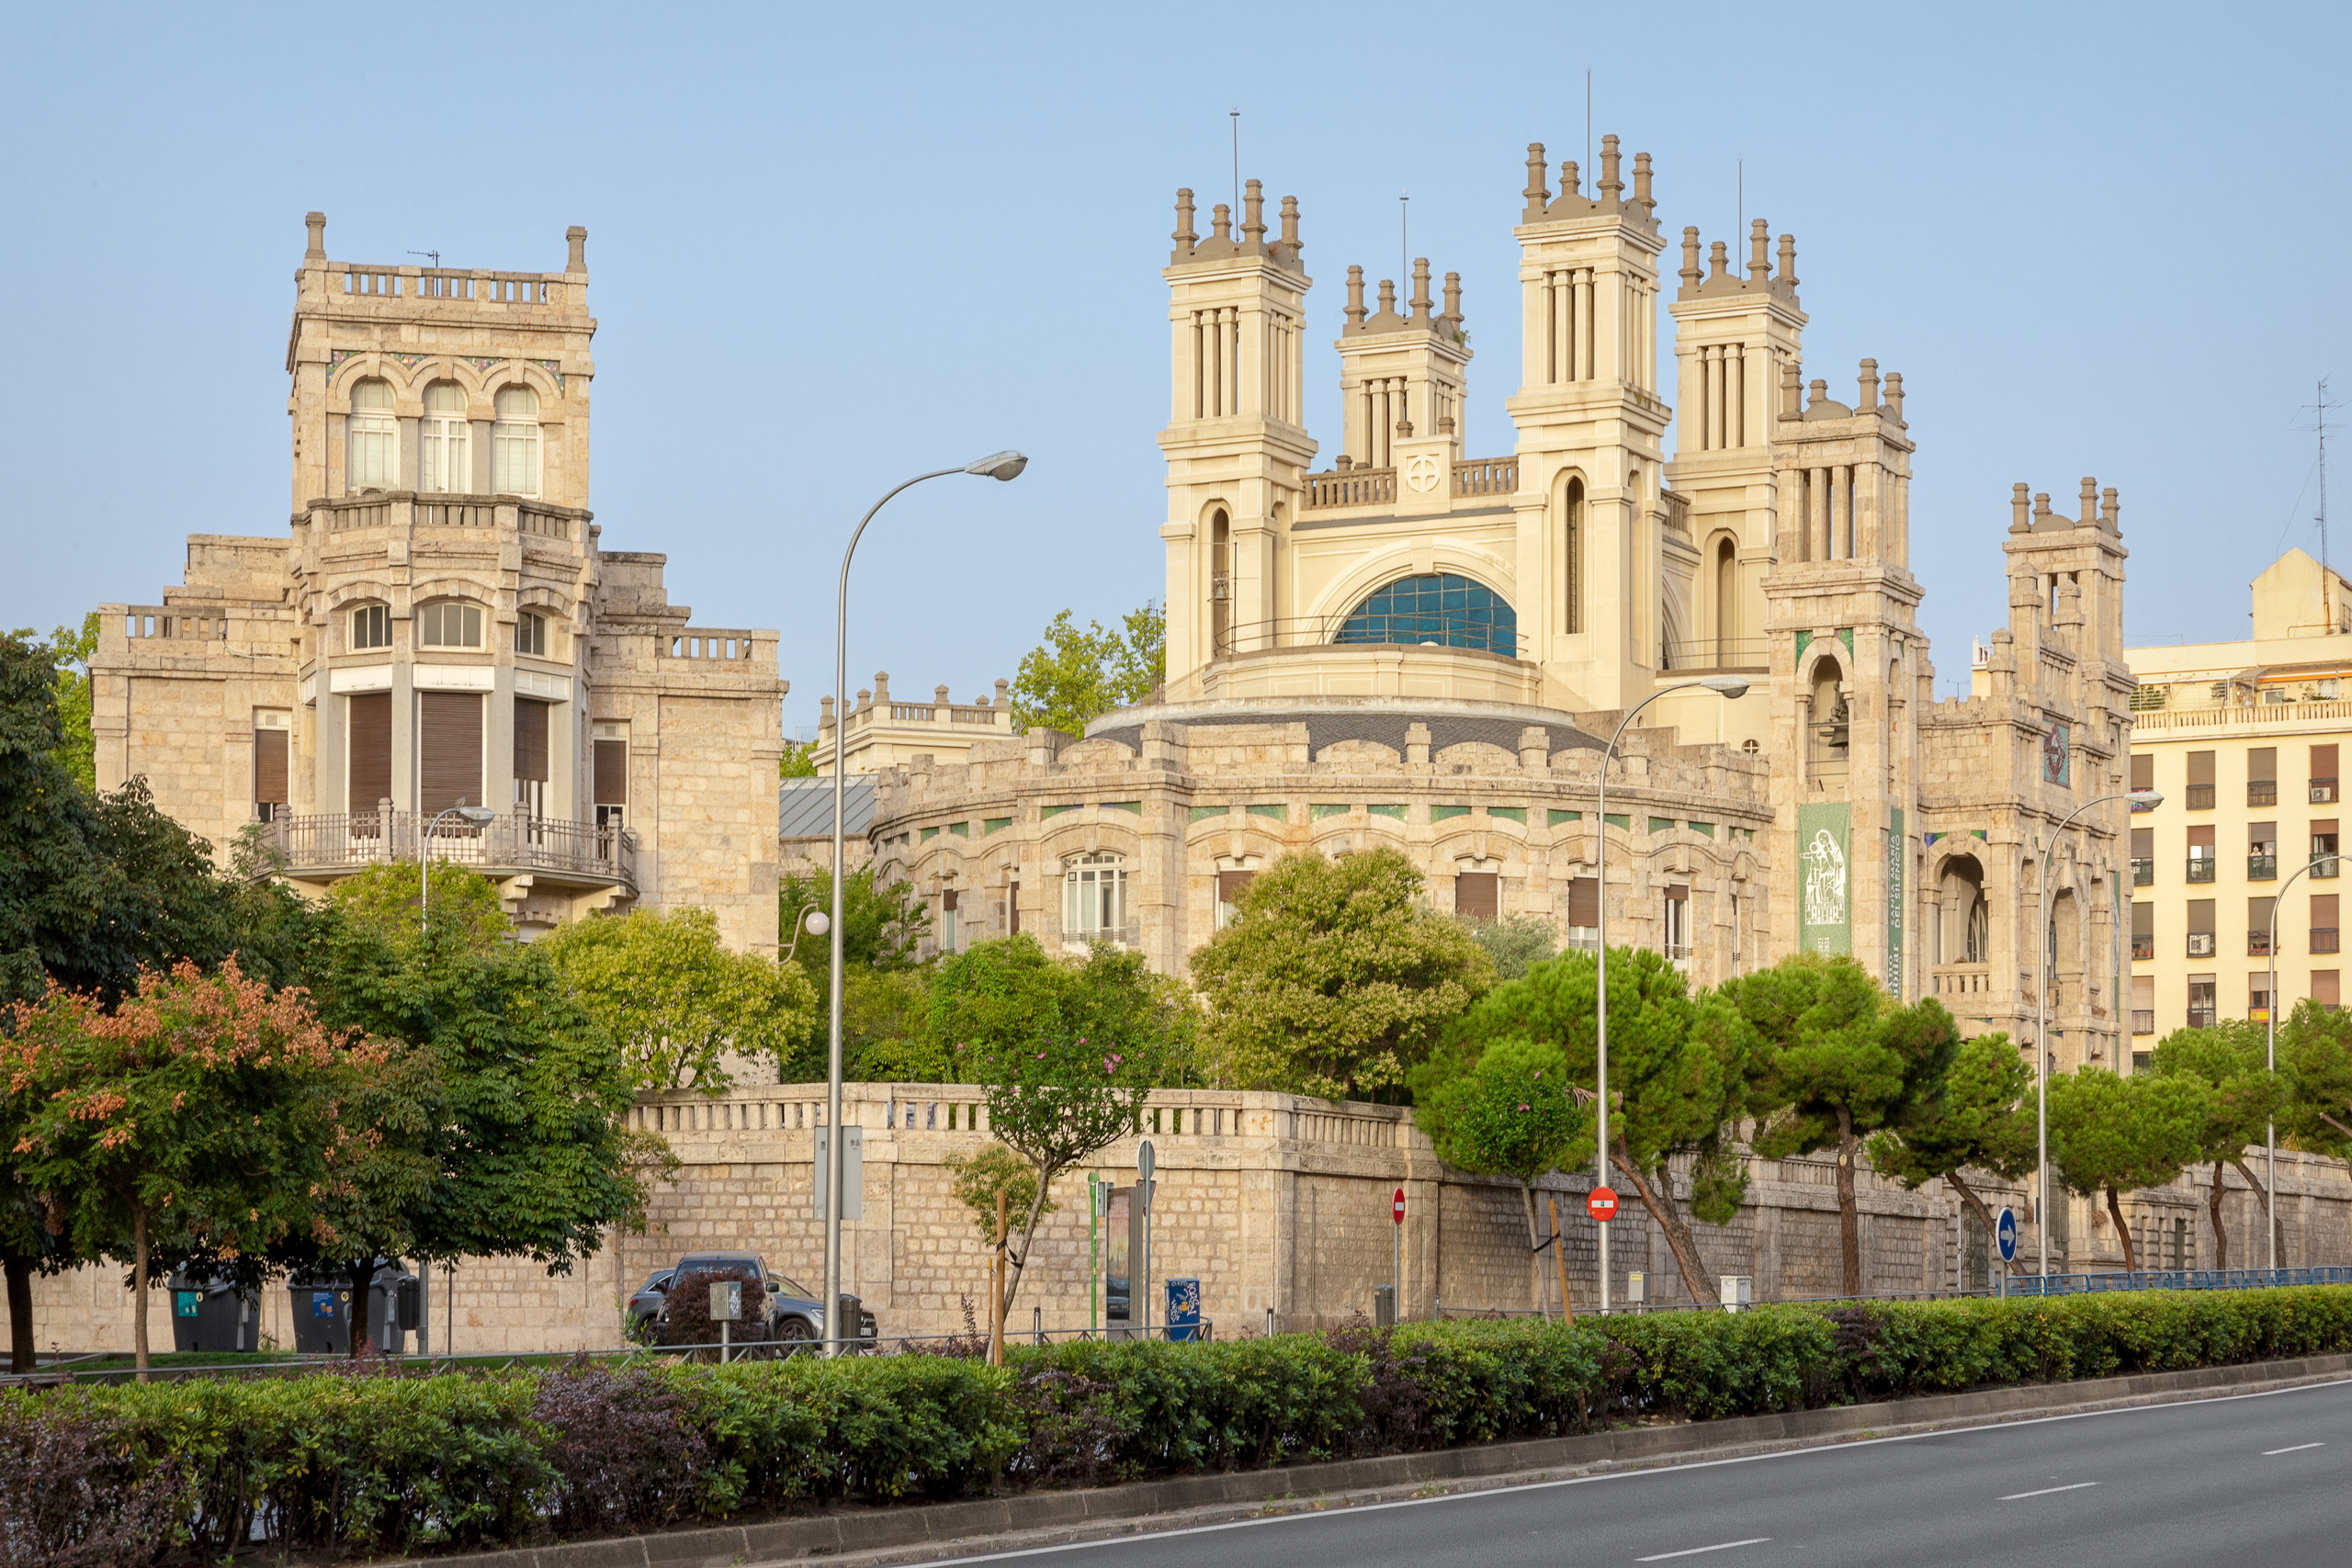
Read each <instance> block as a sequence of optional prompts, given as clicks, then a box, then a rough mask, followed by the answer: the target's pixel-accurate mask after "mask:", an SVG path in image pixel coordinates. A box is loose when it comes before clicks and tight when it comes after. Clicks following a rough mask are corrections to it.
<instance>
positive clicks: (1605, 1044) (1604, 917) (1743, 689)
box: [1593, 675, 1747, 1316]
mask: <svg viewBox="0 0 2352 1568" xmlns="http://www.w3.org/2000/svg"><path fill="white" fill-rule="evenodd" d="M1693 687H1701V688H1703V689H1705V690H1707V691H1710V692H1716V693H1720V694H1722V695H1723V696H1724V697H1726V698H1731V697H1744V696H1746V695H1747V682H1746V681H1744V680H1742V679H1741V678H1740V677H1738V676H1736V675H1703V676H1702V677H1700V678H1699V679H1698V680H1696V681H1677V682H1675V683H1674V684H1673V685H1671V686H1660V687H1659V688H1658V689H1657V691H1655V692H1652V693H1651V694H1649V695H1648V696H1646V697H1644V698H1643V699H1642V700H1641V701H1640V702H1637V703H1635V704H1634V705H1633V706H1632V707H1630V708H1627V709H1626V710H1625V716H1624V717H1623V718H1622V719H1620V720H1619V721H1618V723H1617V733H1616V734H1614V735H1612V736H1611V737H1610V738H1609V745H1608V746H1607V748H1606V749H1605V750H1602V751H1601V753H1600V811H1599V813H1598V816H1599V817H1600V821H1599V822H1597V823H1596V824H1595V827H1596V828H1597V829H1599V832H1598V835H1597V841H1598V842H1599V844H1600V849H1599V850H1598V851H1596V852H1595V859H1596V864H1597V866H1598V874H1597V877H1596V881H1597V882H1598V884H1599V886H1600V897H1599V899H1598V900H1597V901H1598V903H1599V904H1600V911H1599V915H1598V919H1599V929H1600V965H1599V981H1600V989H1599V991H1598V993H1597V994H1596V1005H1595V1007H1594V1009H1593V1043H1594V1046H1595V1048H1596V1050H1597V1051H1598V1053H1599V1062H1600V1073H1599V1085H1600V1099H1598V1100H1595V1101H1594V1102H1593V1103H1594V1106H1595V1107H1596V1109H1597V1111H1598V1112H1599V1117H1600V1120H1599V1122H1598V1125H1597V1127H1596V1129H1595V1132H1596V1134H1597V1137H1598V1140H1599V1141H1598V1143H1597V1144H1596V1145H1595V1153H1596V1154H1597V1155H1598V1156H1599V1161H1598V1169H1597V1171H1596V1174H1595V1178H1594V1179H1596V1180H1597V1181H1598V1182H1599V1183H1600V1185H1601V1186H1603V1187H1606V1186H1608V1185H1609V759H1610V758H1611V757H1613V756H1615V755H1616V754H1617V742H1618V741H1620V740H1623V739H1624V738H1625V727H1626V726H1627V725H1629V724H1631V723H1633V722H1634V715H1635V714H1637V713H1639V712H1641V711H1642V710H1643V709H1644V708H1645V707H1647V706H1649V705H1651V704H1652V703H1654V702H1656V701H1657V700H1658V698H1660V697H1662V696H1664V695H1666V694H1667V693H1668V692H1685V691H1689V690H1691V688H1693ZM1600 1311H1601V1314H1602V1315H1603V1316H1606V1315H1608V1312H1609V1226H1608V1225H1607V1224H1602V1225H1601V1226H1600Z"/></svg>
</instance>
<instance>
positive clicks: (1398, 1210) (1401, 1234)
mask: <svg viewBox="0 0 2352 1568" xmlns="http://www.w3.org/2000/svg"><path fill="white" fill-rule="evenodd" d="M1388 1213H1389V1217H1390V1218H1391V1219H1393V1220H1395V1221H1396V1222H1397V1280H1396V1283H1395V1284H1394V1285H1392V1286H1391V1287H1390V1290H1391V1291H1392V1292H1394V1293H1393V1294H1392V1295H1391V1296H1390V1298H1389V1299H1390V1300H1391V1301H1393V1302H1394V1303H1396V1305H1397V1322H1399V1323H1402V1322H1403V1321H1405V1190H1404V1189H1403V1188H1401V1187H1399V1188H1398V1189H1397V1196H1395V1197H1394V1198H1391V1199H1390V1200H1389V1201H1388Z"/></svg>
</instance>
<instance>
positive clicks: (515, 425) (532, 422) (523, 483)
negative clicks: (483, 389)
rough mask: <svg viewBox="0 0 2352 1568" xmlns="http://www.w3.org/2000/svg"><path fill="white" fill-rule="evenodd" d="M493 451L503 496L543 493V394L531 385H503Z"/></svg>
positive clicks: (499, 490)
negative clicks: (541, 416)
mask: <svg viewBox="0 0 2352 1568" xmlns="http://www.w3.org/2000/svg"><path fill="white" fill-rule="evenodd" d="M497 414H498V418H497V421H496V423H493V424H492V425H491V427H490V450H491V456H492V459H493V463H494V468H495V471H496V474H497V478H496V479H494V480H493V482H494V483H495V484H496V485H497V487H498V493H499V494H501V495H520V496H536V495H537V494H538V493H539V395H538V393H537V392H535V391H533V390H531V389H530V388H528V387H505V388H502V389H500V391H499V394H498V399H497Z"/></svg>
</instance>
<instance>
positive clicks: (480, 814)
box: [416, 795, 498, 936]
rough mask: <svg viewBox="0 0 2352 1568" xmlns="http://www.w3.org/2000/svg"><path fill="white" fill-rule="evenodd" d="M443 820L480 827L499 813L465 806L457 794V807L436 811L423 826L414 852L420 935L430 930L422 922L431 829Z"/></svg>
mask: <svg viewBox="0 0 2352 1568" xmlns="http://www.w3.org/2000/svg"><path fill="white" fill-rule="evenodd" d="M444 817H462V818H465V819H466V820H467V821H469V822H470V823H472V824H473V825H474V826H475V827H477V828H480V827H481V826H483V825H484V824H486V823H489V822H492V821H494V820H496V819H497V817H498V813H497V812H495V811H492V809H491V808H490V807H487V806H468V805H467V804H466V801H465V797H464V796H463V795H460V796H458V804H457V805H455V806H452V807H447V808H445V809H443V810H440V811H436V812H435V813H434V814H433V819H432V820H431V821H430V822H427V823H426V824H425V825H424V840H423V841H422V842H421V843H419V844H418V845H417V850H416V934H417V935H419V936H423V935H424V933H425V932H426V931H428V930H430V929H431V925H430V922H429V921H427V920H426V919H425V905H426V904H427V903H428V902H429V901H430V900H431V898H432V897H433V829H435V828H438V827H439V826H441V818H444Z"/></svg>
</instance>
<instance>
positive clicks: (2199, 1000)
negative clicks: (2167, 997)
mask: <svg viewBox="0 0 2352 1568" xmlns="http://www.w3.org/2000/svg"><path fill="white" fill-rule="evenodd" d="M2318 978H2319V976H2316V975H2314V976H2312V980H2313V981H2314V982H2316V981H2317V980H2318ZM2220 989H2221V987H2219V986H2218V985H2217V984H2216V983H2215V981H2214V978H2213V976H2211V975H2191V976H2189V977H2188V1027H2189V1028H2191V1029H2211V1028H2212V1027H2213V1021H2214V1018H2215V1017H2216V1013H2215V1011H2214V1008H2215V999H2214V998H2215V996H2216V994H2217V993H2218V992H2219V991H2220Z"/></svg>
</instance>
